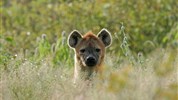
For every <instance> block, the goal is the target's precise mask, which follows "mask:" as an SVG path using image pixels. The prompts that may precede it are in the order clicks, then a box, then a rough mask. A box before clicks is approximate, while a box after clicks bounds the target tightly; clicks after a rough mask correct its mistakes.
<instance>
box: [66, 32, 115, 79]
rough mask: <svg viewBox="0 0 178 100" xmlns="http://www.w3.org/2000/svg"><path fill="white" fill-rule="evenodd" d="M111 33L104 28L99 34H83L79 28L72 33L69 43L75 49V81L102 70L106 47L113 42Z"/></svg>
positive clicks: (88, 77)
mask: <svg viewBox="0 0 178 100" xmlns="http://www.w3.org/2000/svg"><path fill="white" fill-rule="evenodd" d="M111 40H112V39H111V34H110V33H109V31H108V30H106V29H102V30H101V31H100V32H99V33H98V35H95V34H93V33H92V32H88V33H86V34H85V35H84V36H83V35H81V34H80V33H79V32H78V31H77V30H74V31H72V32H71V33H70V35H69V37H68V45H69V46H70V47H71V48H72V49H74V51H75V58H74V59H75V70H74V81H76V80H77V79H78V78H84V79H90V77H91V75H92V74H93V73H97V72H100V73H101V72H102V69H103V62H104V56H105V48H106V47H108V46H110V44H111Z"/></svg>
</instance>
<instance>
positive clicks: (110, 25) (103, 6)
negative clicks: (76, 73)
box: [0, 0, 178, 62]
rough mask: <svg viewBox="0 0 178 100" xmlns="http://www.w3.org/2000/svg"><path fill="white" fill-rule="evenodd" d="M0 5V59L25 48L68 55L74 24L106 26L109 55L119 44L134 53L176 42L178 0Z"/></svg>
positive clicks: (39, 0) (45, 0) (47, 0)
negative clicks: (110, 44)
mask: <svg viewBox="0 0 178 100" xmlns="http://www.w3.org/2000/svg"><path fill="white" fill-rule="evenodd" d="M0 6H1V12H0V16H1V32H0V52H1V55H2V56H1V58H3V59H4V58H6V59H8V58H7V55H13V56H14V55H15V54H17V53H19V52H23V53H24V54H25V55H27V56H32V55H35V54H36V55H37V56H38V57H44V56H46V55H48V54H49V55H54V58H55V59H56V61H57V60H59V59H61V58H62V59H64V58H65V60H66V59H68V58H69V57H70V55H67V54H68V53H69V52H70V51H69V50H68V46H67V36H68V35H69V33H70V32H71V31H72V30H74V29H77V30H79V31H80V32H81V33H82V34H84V33H86V32H88V31H93V32H94V33H95V34H97V33H98V32H99V31H100V30H101V29H102V28H107V29H108V30H109V31H110V32H111V33H112V36H113V44H112V46H111V47H110V48H108V51H110V54H111V55H112V54H113V55H116V54H117V55H118V56H124V51H123V46H125V47H127V48H129V49H130V50H131V51H132V52H133V55H134V54H135V55H137V54H138V53H140V52H141V53H143V54H144V55H147V54H149V53H150V52H151V51H153V50H155V49H156V48H167V47H168V48H172V49H175V48H177V47H178V13H177V12H178V9H177V8H178V2H177V1H176V0H149V1H148V0H129V1H127V0H2V1H0ZM51 52H55V54H51ZM126 55H127V54H126ZM62 59H61V60H62ZM1 62H2V59H1Z"/></svg>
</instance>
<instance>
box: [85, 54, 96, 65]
mask: <svg viewBox="0 0 178 100" xmlns="http://www.w3.org/2000/svg"><path fill="white" fill-rule="evenodd" d="M85 64H86V65H87V66H89V67H93V66H95V65H96V64H97V59H96V58H95V57H94V56H93V55H89V56H88V57H87V58H86V61H85Z"/></svg>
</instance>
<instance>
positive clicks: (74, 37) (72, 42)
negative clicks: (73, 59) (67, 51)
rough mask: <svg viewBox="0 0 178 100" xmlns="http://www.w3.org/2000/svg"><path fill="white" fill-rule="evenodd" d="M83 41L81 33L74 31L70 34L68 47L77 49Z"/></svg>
mask: <svg viewBox="0 0 178 100" xmlns="http://www.w3.org/2000/svg"><path fill="white" fill-rule="evenodd" d="M81 39H82V35H81V34H80V32H78V31H77V30H74V31H72V32H71V33H70V35H69V37H68V45H69V46H70V47H71V48H75V47H76V45H77V44H78V43H79V41H80V40H81Z"/></svg>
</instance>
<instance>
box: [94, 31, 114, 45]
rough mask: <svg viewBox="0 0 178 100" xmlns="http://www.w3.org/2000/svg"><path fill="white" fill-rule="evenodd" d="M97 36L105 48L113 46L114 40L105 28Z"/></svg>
mask: <svg viewBox="0 0 178 100" xmlns="http://www.w3.org/2000/svg"><path fill="white" fill-rule="evenodd" d="M97 36H98V38H99V39H101V41H102V42H103V43H104V45H105V47H108V46H110V45H111V41H112V38H111V34H110V32H109V31H108V30H107V29H105V28H103V29H102V30H101V31H100V32H99V33H98V35H97Z"/></svg>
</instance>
